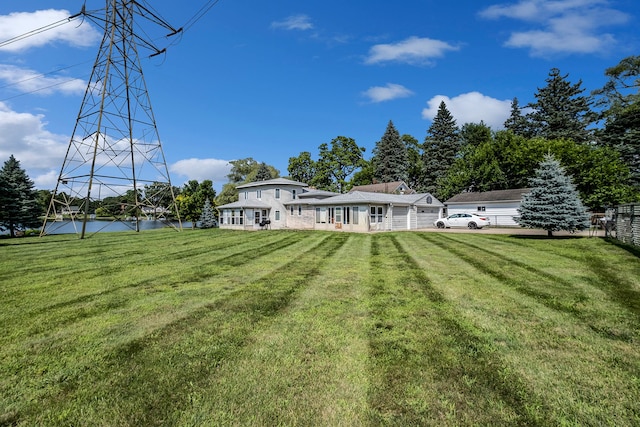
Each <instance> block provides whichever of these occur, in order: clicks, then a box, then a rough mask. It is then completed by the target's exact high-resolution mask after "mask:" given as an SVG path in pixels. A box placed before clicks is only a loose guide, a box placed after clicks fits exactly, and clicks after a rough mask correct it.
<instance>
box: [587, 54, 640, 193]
mask: <svg viewBox="0 0 640 427" xmlns="http://www.w3.org/2000/svg"><path fill="white" fill-rule="evenodd" d="M605 75H606V76H607V77H608V78H609V81H608V82H607V83H606V84H605V85H604V87H603V88H602V89H598V90H596V91H594V92H593V94H594V95H597V96H599V97H600V98H599V100H598V102H597V103H596V105H598V106H601V107H605V108H604V110H603V111H602V114H601V118H602V119H604V120H605V127H604V129H602V130H601V131H599V132H598V136H599V137H600V142H599V143H600V144H602V145H605V146H608V147H612V148H614V149H615V150H616V151H617V152H618V153H620V157H621V158H622V160H623V161H624V162H625V163H626V164H627V166H628V167H629V170H630V171H631V181H630V183H631V185H633V186H634V187H635V188H636V191H638V192H640V56H629V57H627V58H624V59H623V60H622V61H620V63H619V64H618V65H616V66H614V67H611V68H607V70H606V71H605Z"/></svg>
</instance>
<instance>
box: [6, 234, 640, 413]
mask: <svg viewBox="0 0 640 427" xmlns="http://www.w3.org/2000/svg"><path fill="white" fill-rule="evenodd" d="M0 296H1V300H0V324H1V325H2V336H1V341H0V362H1V365H0V425H20V426H22V425H24V426H32V425H64V426H153V425H157V426H160V425H162V426H167V425H171V426H174V425H175V426H209V425H210V426H223V425H263V426H275V425H300V426H315V425H326V426H378V425H397V426H409V425H434V426H443V425H451V426H454V425H492V426H496V425H522V426H525V425H526V426H536V425H540V426H547V425H548V426H557V425H580V426H602V425H611V426H614V425H615V426H634V425H635V426H637V425H640V403H639V402H640V258H639V257H638V252H637V251H633V250H631V249H629V248H625V247H621V246H618V245H615V244H613V243H612V242H609V241H607V240H604V239H601V238H564V239H561V238H559V239H542V238H525V237H523V236H520V237H518V236H510V235H491V234H485V233H474V234H453V233H437V232H404V233H380V234H348V233H324V232H288V231H261V232H252V233H246V232H232V231H224V230H217V229H216V230H193V231H191V230H189V231H184V232H182V233H177V232H175V231H170V230H159V231H146V232H142V233H137V234H136V233H129V232H122V233H100V234H96V235H94V236H92V237H91V238H89V239H85V240H79V239H78V238H77V236H75V235H72V236H69V235H67V236H47V237H44V238H24V239H4V240H0Z"/></svg>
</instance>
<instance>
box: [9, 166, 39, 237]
mask: <svg viewBox="0 0 640 427" xmlns="http://www.w3.org/2000/svg"><path fill="white" fill-rule="evenodd" d="M41 213H42V212H41V209H40V206H39V203H38V194H37V192H36V191H35V190H34V188H33V181H31V179H29V177H28V176H27V173H26V172H25V171H24V170H23V169H22V168H21V167H20V162H19V161H18V160H16V159H15V157H13V155H11V156H10V157H9V160H7V161H6V162H5V163H4V166H3V167H2V169H0V229H2V230H8V231H9V235H10V236H11V237H15V236H16V232H17V231H23V230H25V229H27V228H31V227H37V226H39V225H40V220H39V215H40V214H41Z"/></svg>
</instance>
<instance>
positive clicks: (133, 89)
mask: <svg viewBox="0 0 640 427" xmlns="http://www.w3.org/2000/svg"><path fill="white" fill-rule="evenodd" d="M105 10H106V13H105V16H104V17H103V18H98V17H96V16H93V15H91V14H88V13H87V12H86V11H85V10H84V8H83V11H82V12H81V14H82V15H84V16H85V17H87V18H89V19H93V20H96V21H99V22H101V23H102V24H103V25H104V36H103V38H102V42H101V44H100V49H99V52H98V55H97V57H96V60H95V64H94V66H93V71H92V72H91V77H90V80H89V83H88V85H87V89H86V91H85V94H84V98H83V100H82V105H81V107H80V112H79V113H78V118H77V120H76V125H75V128H74V130H73V134H72V136H71V141H70V142H69V146H68V148H67V153H66V155H65V158H64V162H63V164H62V168H61V171H60V175H59V176H58V182H57V184H56V188H55V191H54V193H53V198H52V200H51V203H50V204H49V209H48V211H47V216H46V218H45V221H44V225H43V227H42V232H41V235H45V234H49V233H51V232H53V231H55V229H56V227H58V226H60V224H61V222H60V221H59V220H60V219H61V218H63V217H64V218H70V219H71V221H73V222H74V226H75V230H76V233H79V234H80V238H81V239H82V238H84V237H85V233H86V231H87V222H88V221H89V220H91V219H92V216H93V215H94V214H95V212H96V209H97V208H102V209H99V212H100V213H101V214H105V213H107V212H109V214H108V215H109V218H111V220H112V221H125V222H126V223H127V224H128V225H129V226H130V227H131V228H132V229H135V230H136V231H140V228H139V227H140V225H139V221H138V219H140V218H142V217H146V218H153V219H156V220H158V219H159V220H168V219H169V218H170V217H174V218H176V219H177V226H176V229H178V230H179V229H181V228H182V226H181V223H180V216H179V213H178V209H177V205H176V199H175V193H174V190H173V187H172V186H171V180H170V178H169V170H168V168H167V163H166V160H165V157H164V152H163V150H162V146H161V144H160V137H159V135H158V129H157V127H156V121H155V118H154V115H153V110H152V109H151V103H150V100H149V93H148V91H147V87H146V84H145V81H144V76H143V73H142V67H141V65H140V58H139V56H138V50H137V46H138V44H142V45H144V47H146V48H149V49H152V51H153V54H152V55H151V56H154V55H157V54H159V53H162V52H164V50H158V49H157V48H155V47H153V45H152V42H150V41H147V40H144V39H140V38H138V36H137V34H135V32H134V16H138V15H139V16H141V17H144V18H147V19H149V20H150V21H152V22H154V23H155V24H160V25H161V26H164V27H165V28H166V29H168V30H169V31H170V33H169V34H168V35H174V34H177V33H178V32H179V31H180V30H175V29H174V28H172V27H171V26H170V25H169V24H167V23H166V22H165V21H163V20H162V19H161V18H159V17H158V16H157V15H155V14H154V13H153V12H151V11H150V10H149V9H148V8H145V7H144V6H142V4H141V2H137V1H131V0H128V1H127V0H107V6H106V9H105ZM105 197H106V198H108V200H110V201H112V203H111V205H109V206H102V202H103V200H104V198H105ZM108 224H109V222H107V223H105V226H106V225H108ZM171 224H174V223H171ZM79 225H81V227H80V230H78V226H79Z"/></svg>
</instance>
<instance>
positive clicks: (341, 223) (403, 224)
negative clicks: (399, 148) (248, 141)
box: [218, 178, 444, 232]
mask: <svg viewBox="0 0 640 427" xmlns="http://www.w3.org/2000/svg"><path fill="white" fill-rule="evenodd" d="M238 195H239V198H238V201H237V202H233V203H229V204H226V205H222V206H218V211H219V213H220V228H228V229H237V230H256V229H264V228H272V229H284V228H288V229H296V230H333V231H359V232H368V231H387V230H388V231H391V230H416V229H420V228H428V227H433V223H434V221H435V220H436V219H437V218H439V217H440V216H441V215H442V209H443V207H444V205H443V204H442V203H441V202H440V201H438V200H437V199H436V198H435V197H433V196H432V195H431V194H427V193H423V194H416V193H413V194H386V193H374V192H367V191H353V192H350V193H347V194H337V193H332V192H329V191H322V190H316V189H312V188H309V187H308V186H307V184H304V183H302V182H296V181H292V180H289V179H286V178H276V179H271V180H267V181H258V182H252V183H248V184H243V185H240V186H238Z"/></svg>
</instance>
